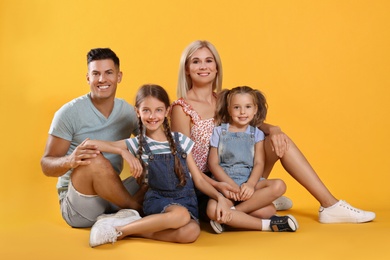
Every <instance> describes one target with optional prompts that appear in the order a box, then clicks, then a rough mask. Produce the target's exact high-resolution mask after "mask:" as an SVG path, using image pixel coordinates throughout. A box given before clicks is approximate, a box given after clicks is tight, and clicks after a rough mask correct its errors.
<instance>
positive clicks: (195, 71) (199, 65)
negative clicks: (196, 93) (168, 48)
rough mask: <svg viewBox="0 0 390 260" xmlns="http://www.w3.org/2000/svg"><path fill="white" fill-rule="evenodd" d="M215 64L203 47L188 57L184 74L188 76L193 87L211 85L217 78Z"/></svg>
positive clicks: (210, 54)
mask: <svg viewBox="0 0 390 260" xmlns="http://www.w3.org/2000/svg"><path fill="white" fill-rule="evenodd" d="M217 72H218V71H217V63H216V62H215V59H214V55H213V54H212V53H211V51H210V50H209V49H208V48H206V47H203V48H201V49H198V50H197V51H196V52H194V54H193V55H192V56H191V57H190V59H189V61H188V65H187V69H186V74H187V75H189V76H190V78H191V80H192V84H193V85H198V84H210V83H211V84H212V83H213V82H214V80H215V77H216V76H217Z"/></svg>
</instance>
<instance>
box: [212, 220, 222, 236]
mask: <svg viewBox="0 0 390 260" xmlns="http://www.w3.org/2000/svg"><path fill="white" fill-rule="evenodd" d="M210 226H211V227H212V228H213V229H214V231H215V233H217V234H221V233H222V232H223V231H224V230H225V227H224V226H223V225H222V224H221V223H218V222H217V221H214V220H210Z"/></svg>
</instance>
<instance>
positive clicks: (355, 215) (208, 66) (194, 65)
mask: <svg viewBox="0 0 390 260" xmlns="http://www.w3.org/2000/svg"><path fill="white" fill-rule="evenodd" d="M221 87H222V63H221V59H220V57H219V54H218V52H217V50H216V48H215V47H214V46H213V45H212V44H211V43H210V42H207V41H194V42H192V43H191V44H190V45H189V46H188V47H187V48H186V49H185V50H184V51H183V53H182V57H181V60H180V68H179V80H178V86H177V96H178V98H179V99H178V100H176V101H175V102H174V103H173V104H172V113H171V125H172V131H178V132H181V133H183V134H185V135H187V136H190V138H191V139H192V140H194V142H195V144H196V145H195V146H194V149H193V155H194V159H195V162H196V163H197V165H198V168H200V169H201V170H202V171H203V172H208V168H207V156H208V152H209V143H208V142H206V140H207V141H209V140H210V136H211V134H212V129H213V127H214V119H213V117H214V111H215V109H216V100H217V99H216V93H218V92H219V91H220V90H221ZM258 127H259V128H260V130H262V131H263V132H264V133H265V134H266V138H265V143H264V150H265V159H266V161H265V165H264V173H263V177H264V178H268V176H269V174H270V173H271V170H272V168H273V166H274V164H275V163H276V162H277V161H278V160H280V161H281V163H282V165H283V167H284V169H285V170H286V171H287V172H288V173H289V174H290V175H291V176H292V177H293V178H294V179H296V180H297V181H298V182H299V183H300V184H301V185H302V186H303V187H305V188H306V189H307V190H308V191H309V192H310V193H311V194H312V195H313V196H314V197H315V198H316V199H317V201H318V202H319V203H320V205H321V206H320V210H319V221H320V222H321V223H363V222H368V221H372V220H374V219H375V213H373V212H369V211H363V210H360V209H356V208H354V207H352V206H351V205H349V204H348V203H347V202H345V201H342V200H338V199H336V198H335V197H334V196H333V195H332V193H331V192H330V191H329V190H328V189H327V187H326V186H325V185H324V183H323V182H322V181H321V179H320V178H319V177H318V175H317V173H316V172H315V171H314V169H313V168H312V167H311V165H310V163H309V162H308V161H307V160H306V158H305V156H304V155H303V154H302V153H301V151H300V150H299V149H298V147H297V146H296V145H295V144H294V142H293V141H292V140H291V139H290V138H289V137H288V136H287V135H286V134H285V133H283V132H282V130H281V129H280V128H279V127H277V126H273V125H270V124H267V123H263V124H261V125H260V126H258ZM216 188H217V187H216ZM217 189H218V188H217ZM226 193H229V194H226ZM226 193H225V192H224V193H223V194H224V195H225V196H227V197H230V198H233V197H234V194H232V193H234V192H232V191H230V192H226ZM278 203H280V202H279V201H274V204H276V206H278ZM291 205H292V203H289V200H288V199H287V198H285V197H281V207H277V208H278V209H279V210H281V209H288V208H290V207H291ZM200 211H203V210H202V208H200Z"/></svg>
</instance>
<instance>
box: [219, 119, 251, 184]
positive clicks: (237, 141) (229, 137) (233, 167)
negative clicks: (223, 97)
mask: <svg viewBox="0 0 390 260" xmlns="http://www.w3.org/2000/svg"><path fill="white" fill-rule="evenodd" d="M221 129H222V132H221V136H220V137H219V144H218V155H219V162H220V166H221V167H222V168H223V169H224V171H225V172H226V174H227V175H229V177H230V178H232V179H233V181H234V182H235V183H237V185H240V186H241V184H243V183H244V182H246V181H247V180H248V179H249V176H250V174H251V171H252V168H253V158H254V155H255V128H254V127H253V126H250V132H251V133H250V134H248V133H245V132H237V133H233V132H228V129H227V124H221Z"/></svg>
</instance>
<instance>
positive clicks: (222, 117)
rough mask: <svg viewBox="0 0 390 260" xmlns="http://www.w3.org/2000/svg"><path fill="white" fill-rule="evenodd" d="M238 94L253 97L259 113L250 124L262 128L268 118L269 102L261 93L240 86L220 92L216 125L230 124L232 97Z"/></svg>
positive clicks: (215, 116)
mask: <svg viewBox="0 0 390 260" xmlns="http://www.w3.org/2000/svg"><path fill="white" fill-rule="evenodd" d="M236 94H249V95H251V96H252V98H253V103H254V104H255V105H256V106H257V113H256V115H255V116H254V118H253V119H252V121H251V122H250V125H251V126H255V127H258V126H260V125H261V124H262V123H263V122H264V120H265V118H266V116H267V109H268V105H267V101H266V99H265V96H264V95H263V93H261V91H259V90H257V89H253V88H251V87H248V86H239V87H235V88H233V89H231V90H229V89H224V90H222V91H221V92H219V94H218V97H217V107H216V110H215V115H214V119H215V123H216V125H220V124H221V123H229V122H230V120H231V118H230V115H229V112H228V107H229V105H230V101H231V99H232V97H233V96H234V95H236Z"/></svg>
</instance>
